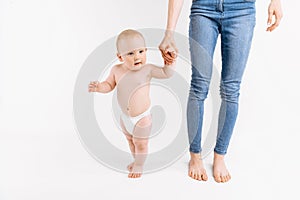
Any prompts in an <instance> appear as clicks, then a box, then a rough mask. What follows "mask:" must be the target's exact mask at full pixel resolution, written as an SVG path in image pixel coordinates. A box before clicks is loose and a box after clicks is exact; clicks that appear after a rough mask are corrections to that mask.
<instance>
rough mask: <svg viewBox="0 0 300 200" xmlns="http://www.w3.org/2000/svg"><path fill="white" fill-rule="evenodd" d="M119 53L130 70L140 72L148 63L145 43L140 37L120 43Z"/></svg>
mask: <svg viewBox="0 0 300 200" xmlns="http://www.w3.org/2000/svg"><path fill="white" fill-rule="evenodd" d="M119 51H120V52H119V56H121V59H120V60H121V61H123V62H124V65H125V66H126V67H127V68H128V69H129V70H133V71H136V70H139V69H141V67H142V66H143V65H144V64H145V63H146V51H147V49H146V47H145V41H144V39H143V38H141V37H139V36H133V37H132V38H127V39H122V40H121V41H120V42H119ZM119 58H120V57H119Z"/></svg>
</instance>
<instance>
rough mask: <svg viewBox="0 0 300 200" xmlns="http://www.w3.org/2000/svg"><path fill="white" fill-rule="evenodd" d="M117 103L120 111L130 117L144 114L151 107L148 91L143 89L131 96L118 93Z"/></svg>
mask: <svg viewBox="0 0 300 200" xmlns="http://www.w3.org/2000/svg"><path fill="white" fill-rule="evenodd" d="M118 102H119V106H120V107H121V110H122V111H123V112H124V113H125V114H126V115H128V116H130V117H135V116H138V115H140V114H142V113H143V112H145V111H146V110H147V109H148V108H149V107H150V105H151V100H150V97H149V90H148V89H146V88H144V89H141V90H139V91H137V92H135V93H134V94H132V95H126V94H122V93H118Z"/></svg>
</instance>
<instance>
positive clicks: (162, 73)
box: [151, 62, 175, 79]
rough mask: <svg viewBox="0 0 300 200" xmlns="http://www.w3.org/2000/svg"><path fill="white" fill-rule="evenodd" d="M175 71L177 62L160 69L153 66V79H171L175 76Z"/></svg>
mask: <svg viewBox="0 0 300 200" xmlns="http://www.w3.org/2000/svg"><path fill="white" fill-rule="evenodd" d="M174 70H175V62H173V63H172V64H170V65H167V64H166V65H165V66H164V67H158V66H155V65H152V64H151V77H153V78H160V79H164V78H170V77H171V76H173V74H174Z"/></svg>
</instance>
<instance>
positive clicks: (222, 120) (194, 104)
mask: <svg viewBox="0 0 300 200" xmlns="http://www.w3.org/2000/svg"><path fill="white" fill-rule="evenodd" d="M254 27H255V0H194V1H193V3H192V7H191V14H190V27H189V37H190V53H191V62H192V80H191V86H190V92H189V98H188V105H187V121H188V122H187V123H188V135H189V142H190V152H193V153H200V152H201V150H202V149H201V135H202V123H203V114H204V100H205V99H206V97H207V94H208V90H209V85H210V81H211V76H212V68H213V54H214V50H215V46H216V42H217V38H218V36H219V35H220V37H221V51H222V52H221V55H222V71H221V81H220V96H221V99H222V101H221V106H220V111H219V119H218V134H217V140H216V146H215V148H214V151H215V152H216V153H218V154H221V155H224V154H226V153H227V149H228V145H229V142H230V138H231V136H232V132H233V129H234V125H235V122H236V118H237V114H238V102H239V94H240V93H239V91H240V84H241V80H242V76H243V72H244V70H245V66H246V63H247V59H248V55H249V51H250V47H251V42H252V36H253V30H254Z"/></svg>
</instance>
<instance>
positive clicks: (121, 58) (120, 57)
mask: <svg viewBox="0 0 300 200" xmlns="http://www.w3.org/2000/svg"><path fill="white" fill-rule="evenodd" d="M117 57H118V59H119V61H120V62H123V61H124V59H123V57H122V56H121V54H119V53H117Z"/></svg>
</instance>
